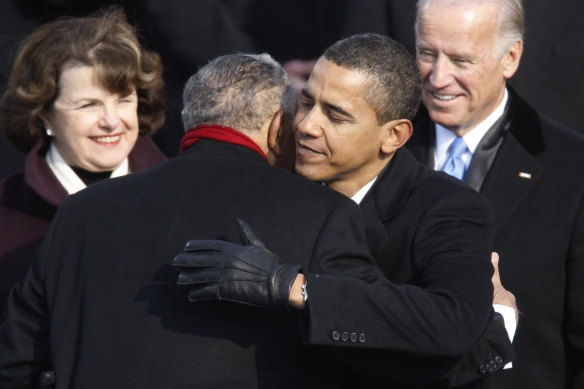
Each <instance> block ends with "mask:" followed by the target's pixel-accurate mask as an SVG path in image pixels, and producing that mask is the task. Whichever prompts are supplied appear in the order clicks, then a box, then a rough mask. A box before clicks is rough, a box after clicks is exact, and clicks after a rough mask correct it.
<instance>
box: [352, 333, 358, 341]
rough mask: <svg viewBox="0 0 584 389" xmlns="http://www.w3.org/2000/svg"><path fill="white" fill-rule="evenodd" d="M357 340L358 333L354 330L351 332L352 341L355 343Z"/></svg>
mask: <svg viewBox="0 0 584 389" xmlns="http://www.w3.org/2000/svg"><path fill="white" fill-rule="evenodd" d="M356 341H357V334H356V333H354V332H351V342H353V343H355V342H356Z"/></svg>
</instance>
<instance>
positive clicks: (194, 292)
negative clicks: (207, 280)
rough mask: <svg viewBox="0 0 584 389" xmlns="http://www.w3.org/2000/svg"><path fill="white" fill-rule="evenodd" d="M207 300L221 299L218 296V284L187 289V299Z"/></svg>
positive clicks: (194, 300)
mask: <svg viewBox="0 0 584 389" xmlns="http://www.w3.org/2000/svg"><path fill="white" fill-rule="evenodd" d="M209 300H221V296H219V286H218V285H217V284H214V285H208V286H201V287H194V288H191V290H190V291H189V301H190V302H192V303H194V302H197V301H209Z"/></svg>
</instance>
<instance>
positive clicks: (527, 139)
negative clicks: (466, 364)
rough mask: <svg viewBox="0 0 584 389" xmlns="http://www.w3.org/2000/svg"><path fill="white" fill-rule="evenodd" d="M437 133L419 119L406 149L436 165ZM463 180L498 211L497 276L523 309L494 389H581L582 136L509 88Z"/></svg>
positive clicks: (583, 371) (583, 335) (583, 281)
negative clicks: (510, 358)
mask: <svg viewBox="0 0 584 389" xmlns="http://www.w3.org/2000/svg"><path fill="white" fill-rule="evenodd" d="M494 131H498V134H499V135H498V136H497V133H496V132H494ZM434 139H435V131H434V124H433V123H432V122H431V121H430V119H429V116H427V115H422V116H421V118H420V120H418V121H417V122H416V123H415V126H414V135H413V137H412V139H411V140H410V141H409V143H408V147H409V149H410V150H411V151H412V153H413V154H414V155H415V156H416V158H417V159H418V160H420V161H421V162H424V163H427V164H428V165H429V166H430V167H433V153H434V143H435V140H434ZM497 147H498V149H497ZM465 181H467V182H468V183H469V184H470V185H471V186H473V187H474V188H475V189H477V190H479V192H480V193H481V194H482V195H483V196H484V197H485V198H486V199H487V200H488V201H489V203H490V204H491V207H492V208H493V212H494V215H495V226H496V236H495V245H494V249H495V251H497V252H498V253H499V254H500V262H499V266H500V270H501V279H502V282H503V285H504V286H505V287H506V288H507V289H508V290H510V291H511V292H513V293H514V294H515V296H516V298H517V304H518V307H519V311H520V312H521V315H520V319H519V325H518V328H517V333H516V335H515V339H514V341H513V345H514V348H515V351H516V354H517V360H516V361H515V362H514V363H513V369H509V370H505V371H503V372H502V373H501V374H499V375H497V376H496V377H495V379H496V385H497V386H496V387H497V388H503V389H515V388H530V389H547V388H574V389H575V388H583V387H584V137H583V136H582V135H580V134H578V133H576V132H574V131H571V130H570V129H568V128H566V127H565V126H563V125H561V124H560V123H558V122H556V121H554V120H552V119H550V118H548V117H546V116H545V115H542V114H540V113H538V112H537V111H535V110H534V109H533V108H532V107H531V106H530V105H529V104H528V103H527V102H525V101H524V100H523V99H521V97H520V96H518V95H517V93H515V92H514V91H513V90H512V89H510V88H509V102H508V105H507V107H506V111H505V114H504V117H503V118H502V120H500V121H499V122H498V125H496V126H495V127H493V129H492V130H490V131H489V132H488V133H487V135H485V137H484V139H483V140H482V141H481V143H480V144H479V146H478V149H477V150H476V151H475V153H474V155H473V159H472V161H471V164H470V166H469V169H468V172H467V174H466V177H465Z"/></svg>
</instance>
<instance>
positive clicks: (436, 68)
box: [430, 57, 452, 88]
mask: <svg viewBox="0 0 584 389" xmlns="http://www.w3.org/2000/svg"><path fill="white" fill-rule="evenodd" d="M451 80H452V64H451V63H450V61H449V60H448V59H447V58H444V57H438V58H437V59H436V60H435V61H434V63H433V64H432V73H431V74H430V82H431V83H432V86H433V87H434V88H444V87H446V86H447V85H448V84H449V83H450V81H451Z"/></svg>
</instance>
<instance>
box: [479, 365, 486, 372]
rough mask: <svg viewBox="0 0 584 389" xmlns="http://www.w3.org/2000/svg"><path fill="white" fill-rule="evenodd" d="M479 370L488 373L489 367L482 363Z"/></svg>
mask: <svg viewBox="0 0 584 389" xmlns="http://www.w3.org/2000/svg"><path fill="white" fill-rule="evenodd" d="M479 371H480V372H481V374H486V373H487V368H486V367H485V365H481V367H480V368H479Z"/></svg>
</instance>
